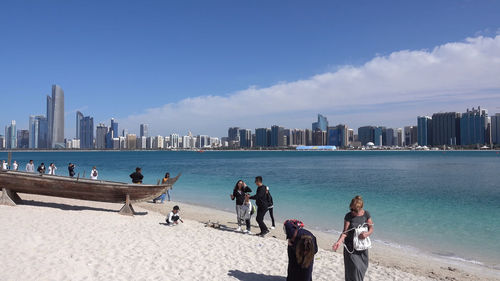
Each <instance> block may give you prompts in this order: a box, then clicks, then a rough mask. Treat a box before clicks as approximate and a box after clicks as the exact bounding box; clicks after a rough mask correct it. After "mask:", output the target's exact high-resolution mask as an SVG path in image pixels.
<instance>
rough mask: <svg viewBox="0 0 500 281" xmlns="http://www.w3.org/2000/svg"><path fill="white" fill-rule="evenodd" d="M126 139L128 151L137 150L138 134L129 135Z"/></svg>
mask: <svg viewBox="0 0 500 281" xmlns="http://www.w3.org/2000/svg"><path fill="white" fill-rule="evenodd" d="M125 139H126V142H127V149H136V145H137V135H136V134H127V136H126V137H125Z"/></svg>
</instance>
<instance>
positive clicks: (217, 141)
mask: <svg viewBox="0 0 500 281" xmlns="http://www.w3.org/2000/svg"><path fill="white" fill-rule="evenodd" d="M210 146H211V147H220V139H219V138H217V137H210Z"/></svg>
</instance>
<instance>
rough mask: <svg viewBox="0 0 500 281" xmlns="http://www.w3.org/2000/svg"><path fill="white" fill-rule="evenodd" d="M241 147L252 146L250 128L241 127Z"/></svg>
mask: <svg viewBox="0 0 500 281" xmlns="http://www.w3.org/2000/svg"><path fill="white" fill-rule="evenodd" d="M239 134H240V136H239V139H240V147H244V148H250V147H252V130H250V129H240V130H239Z"/></svg>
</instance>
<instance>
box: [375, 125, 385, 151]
mask: <svg viewBox="0 0 500 281" xmlns="http://www.w3.org/2000/svg"><path fill="white" fill-rule="evenodd" d="M383 131H385V127H375V128H373V144H374V145H375V146H382V145H383Z"/></svg>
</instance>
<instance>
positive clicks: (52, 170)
mask: <svg viewBox="0 0 500 281" xmlns="http://www.w3.org/2000/svg"><path fill="white" fill-rule="evenodd" d="M56 170H57V167H56V166H54V167H52V166H49V175H55V174H56Z"/></svg>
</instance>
